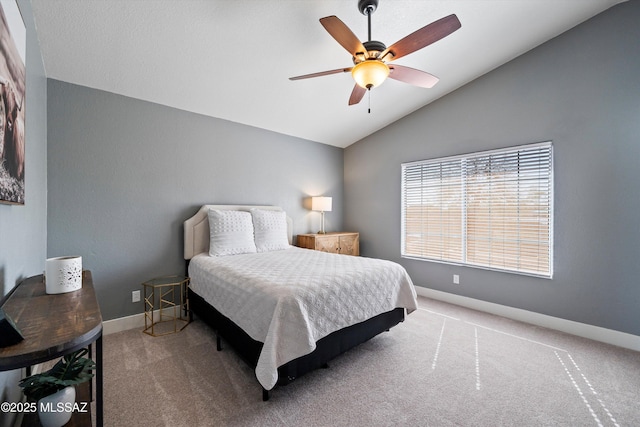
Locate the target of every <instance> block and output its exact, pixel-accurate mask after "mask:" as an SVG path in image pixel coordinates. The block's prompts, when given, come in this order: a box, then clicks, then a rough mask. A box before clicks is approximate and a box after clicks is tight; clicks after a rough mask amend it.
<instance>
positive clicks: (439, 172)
mask: <svg viewBox="0 0 640 427" xmlns="http://www.w3.org/2000/svg"><path fill="white" fill-rule="evenodd" d="M552 172H553V168H552V146H551V142H545V143H539V144H530V145H525V146H520V147H514V148H508V149H501V150H493V151H486V152H481V153H473V154H468V155H463V156H455V157H447V158H441V159H433V160H424V161H419V162H412V163H404V164H403V165H402V254H401V255H402V257H405V258H417V259H424V260H430V261H439V262H448V263H455V264H464V265H470V266H475V267H481V268H489V269H496V270H505V271H513V272H519V273H524V274H531V275H535V276H542V277H548V278H551V277H552V275H553V271H552V270H553V206H552V203H553V175H552Z"/></svg>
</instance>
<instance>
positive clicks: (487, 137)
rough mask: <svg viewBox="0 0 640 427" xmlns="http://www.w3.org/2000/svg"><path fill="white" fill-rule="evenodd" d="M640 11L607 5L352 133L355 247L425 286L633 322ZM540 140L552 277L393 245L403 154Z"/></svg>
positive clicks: (638, 245) (639, 289) (412, 156)
mask: <svg viewBox="0 0 640 427" xmlns="http://www.w3.org/2000/svg"><path fill="white" fill-rule="evenodd" d="M638 22H640V2H639V1H631V2H627V3H623V4H620V5H618V6H615V7H613V8H612V9H609V10H608V11H606V12H604V13H602V14H600V15H598V16H596V17H594V18H593V19H591V20H589V21H587V22H585V23H583V24H582V25H579V26H578V27H575V28H574V29H572V30H570V31H568V32H566V33H564V34H562V35H560V36H559V37H557V38H555V39H553V40H551V41H549V42H547V43H546V44H544V45H542V46H540V47H538V48H536V49H534V50H533V51H530V52H528V53H526V54H524V55H523V56H521V57H519V58H516V59H515V60H514V61H512V62H510V63H508V64H506V65H504V66H502V67H500V68H498V69H496V70H494V71H492V72H490V73H489V74H487V75H485V76H483V77H482V78H480V79H478V80H476V81H474V82H472V83H470V84H468V85H466V86H465V87H463V88H461V89H459V90H457V91H455V92H454V93H452V94H450V95H448V96H446V97H443V98H441V99H440V100H438V101H437V102H435V103H433V104H432V105H430V106H427V107H425V108H423V109H421V110H418V111H417V112H415V113H414V114H412V115H411V116H408V117H406V118H404V119H402V120H400V121H398V122H396V123H394V124H392V125H391V126H388V127H387V128H385V129H383V130H381V131H379V132H377V133H376V134H374V135H372V136H370V137H368V138H366V139H364V140H362V141H360V142H358V143H356V144H354V145H352V146H350V147H348V148H347V149H346V150H345V156H344V163H345V203H346V208H345V226H346V228H348V229H354V230H359V231H360V232H361V251H362V253H363V254H364V255H368V256H375V257H381V258H388V259H392V260H395V261H398V262H400V263H401V264H402V265H404V266H405V267H406V268H407V270H408V272H409V274H410V275H411V277H412V278H413V281H414V283H415V284H416V285H419V286H425V287H428V288H432V289H436V290H440V291H444V292H449V293H453V294H460V295H463V296H467V297H471V298H476V299H480V300H485V301H490V302H494V303H498V304H503V305H507V306H512V307H517V308H521V309H525V310H530V311H534V312H539V313H543V314H547V315H551V316H556V317H560V318H565V319H570V320H574V321H578V322H582V323H587V324H592V325H596V326H601V327H605V328H610V329H614V330H618V331H622V332H627V333H632V334H635V335H640V321H638V320H639V319H640V318H639V316H638V307H639V306H640V262H639V261H638V255H640V227H639V226H638V212H640V185H639V184H638V183H639V182H640V142H639V141H638V138H639V137H640V55H639V54H638V53H639V52H640V25H638ZM462 30H463V31H464V23H463V29H462ZM459 61H460V64H461V66H464V58H459ZM441 78H446V76H441ZM387 89H389V88H387ZM383 90H384V88H383ZM416 90H419V89H416ZM547 140H552V141H553V144H554V156H555V169H554V172H555V200H554V203H555V209H554V216H555V235H554V238H555V245H554V250H555V260H554V271H555V275H554V278H553V280H545V279H537V278H531V277H526V276H520V275H516V274H509V273H499V272H492V271H485V270H480V269H473V268H466V267H456V266H452V265H445V264H437V263H430V262H423V261H415V260H407V259H401V258H400V164H401V163H402V162H407V161H413V160H421V159H429V158H436V157H440V156H449V155H455V154H462V153H468V152H475V151H482V150H488V149H494V148H499V147H508V146H514V145H520V144H525V143H531V142H539V141H547ZM454 273H455V274H459V275H460V281H461V284H460V285H453V284H452V275H453V274H454Z"/></svg>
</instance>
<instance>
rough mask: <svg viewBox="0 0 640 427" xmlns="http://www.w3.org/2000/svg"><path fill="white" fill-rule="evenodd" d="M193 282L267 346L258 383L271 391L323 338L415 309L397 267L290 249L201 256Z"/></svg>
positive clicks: (195, 260)
mask: <svg viewBox="0 0 640 427" xmlns="http://www.w3.org/2000/svg"><path fill="white" fill-rule="evenodd" d="M189 276H190V277H191V284H190V287H191V289H192V290H193V291H194V292H196V293H197V294H198V295H200V296H202V297H203V298H204V299H205V300H206V301H207V302H208V303H209V304H211V305H212V306H213V307H215V308H216V309H217V310H218V311H219V312H220V313H222V314H223V315H225V316H226V317H228V318H229V319H231V320H232V321H233V322H235V323H236V324H237V325H238V326H240V327H241V328H242V329H243V330H244V331H245V332H246V333H247V334H248V335H249V336H250V337H251V338H253V339H254V340H257V341H260V342H262V343H264V346H263V349H262V353H261V354H260V358H259V360H258V364H257V366H256V377H257V378H258V381H259V382H260V384H262V386H263V387H264V388H265V389H267V390H270V389H272V388H273V386H274V385H275V384H276V382H277V380H278V371H277V368H278V366H281V365H283V364H285V363H287V362H289V361H290V360H293V359H296V358H298V357H300V356H303V355H305V354H308V353H311V352H312V351H313V350H314V349H315V348H316V341H318V340H319V339H321V338H323V337H325V336H327V335H329V334H330V333H332V332H334V331H337V330H338V329H342V328H344V327H346V326H350V325H353V324H356V323H359V322H362V321H364V320H367V319H369V318H371V317H373V316H376V315H378V314H380V313H383V312H387V311H390V310H393V309H394V308H396V307H404V308H406V309H407V312H409V313H410V312H412V311H413V310H415V309H417V306H418V305H417V301H416V291H415V289H414V287H413V283H412V282H411V279H410V278H409V275H408V274H407V272H406V271H405V269H404V268H403V267H402V266H400V265H399V264H397V263H394V262H391V261H385V260H380V259H373V258H365V257H357V256H349V255H336V254H329V253H325V252H320V251H313V250H309V249H301V248H297V247H293V246H292V247H290V248H289V249H286V250H282V251H273V252H264V253H254V254H242V255H233V256H225V257H210V256H208V255H207V254H200V255H197V256H195V257H194V258H193V259H192V260H191V263H190V264H189ZM213 283H215V285H214V284H213Z"/></svg>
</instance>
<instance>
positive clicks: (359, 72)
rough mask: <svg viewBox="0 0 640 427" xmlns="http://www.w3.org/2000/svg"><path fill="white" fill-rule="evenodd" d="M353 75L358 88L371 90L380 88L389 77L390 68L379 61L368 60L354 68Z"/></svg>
mask: <svg viewBox="0 0 640 427" xmlns="http://www.w3.org/2000/svg"><path fill="white" fill-rule="evenodd" d="M351 75H352V76H353V79H354V80H355V81H356V83H357V84H358V86H360V87H362V88H365V89H371V88H373V87H377V86H380V85H381V84H382V83H383V82H384V81H385V80H386V78H387V77H388V76H389V67H388V66H387V64H385V63H384V62H382V61H379V60H377V59H367V60H366V61H362V62H360V63H358V64H356V65H355V67H353V69H352V70H351Z"/></svg>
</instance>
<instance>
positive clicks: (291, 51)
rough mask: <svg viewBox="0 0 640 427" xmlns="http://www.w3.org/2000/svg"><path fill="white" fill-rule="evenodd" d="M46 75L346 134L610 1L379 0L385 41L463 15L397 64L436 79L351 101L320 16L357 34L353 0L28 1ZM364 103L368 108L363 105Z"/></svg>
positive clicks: (348, 80)
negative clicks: (454, 27) (451, 29)
mask: <svg viewBox="0 0 640 427" xmlns="http://www.w3.org/2000/svg"><path fill="white" fill-rule="evenodd" d="M31 1H32V5H33V10H34V15H35V20H36V27H37V32H38V37H39V40H40V45H41V48H42V55H43V60H44V65H45V70H46V74H47V77H49V78H53V79H58V80H62V81H66V82H70V83H75V84H79V85H84V86H88V87H92V88H96V89H101V90H105V91H109V92H113V93H117V94H121V95H126V96H130V97H134V98H138V99H142V100H146V101H151V102H155V103H159V104H163V105H167V106H171V107H175V108H179V109H183V110H187V111H191V112H195V113H199V114H204V115H207V116H212V117H218V118H221V119H226V120H231V121H234V122H238V123H243V124H246V125H251V126H256V127H259V128H264V129H268V130H272V131H275V132H280V133H283V134H287V135H293V136H296V137H300V138H304V139H308V140H311V141H316V142H320V143H324V144H329V145H334V146H338V147H346V146H348V145H350V144H352V143H354V142H356V141H358V140H360V139H362V138H364V137H365V136H367V135H369V134H371V133H373V132H375V131H376V130H378V129H380V128H382V127H384V126H386V125H388V124H390V123H392V122H394V121H396V120H398V119H400V118H401V117H403V116H405V115H407V114H409V113H411V112H413V111H415V110H417V109H419V108H421V107H423V106H425V105H427V104H429V103H430V102H432V101H434V100H436V99H438V98H440V97H442V96H443V95H445V94H447V93H449V92H451V91H453V90H455V89H457V88H459V87H460V86H462V85H464V84H466V83H468V82H469V81H471V80H473V79H475V78H477V77H479V76H481V75H483V74H485V73H487V72H488V71H490V70H492V69H494V68H496V67H498V66H500V65H501V64H504V63H505V62H507V61H509V60H511V59H513V58H515V57H516V56H518V55H520V54H522V53H524V52H526V51H528V50H530V49H532V48H534V47H535V46H537V45H539V44H541V43H543V42H545V41H547V40H549V39H551V38H553V37H555V36H557V35H559V34H560V33H562V32H564V31H566V30H568V29H569V28H571V27H573V26H575V25H577V24H579V23H580V22H583V21H585V20H586V19H588V18H590V17H592V16H594V15H596V14H598V13H600V12H602V11H603V10H605V9H608V8H609V7H611V6H613V5H614V4H616V3H620V2H621V1H622V0H431V1H425V0H413V1H403V0H380V5H379V7H378V10H377V11H376V12H375V13H374V14H373V16H372V27H373V28H372V38H373V39H374V40H379V41H382V42H384V43H385V44H386V45H387V46H390V45H391V44H393V43H395V42H396V41H398V40H399V39H401V38H403V37H404V36H406V35H408V34H409V33H412V32H413V31H415V30H417V29H419V28H421V27H423V26H425V25H427V24H429V23H431V22H433V21H435V20H437V19H439V18H442V17H444V16H446V15H449V14H452V13H455V14H456V15H457V16H458V19H459V20H460V22H461V23H462V28H461V29H460V30H458V31H456V32H455V33H453V34H451V35H450V36H448V37H446V38H444V39H442V40H440V41H438V42H436V43H435V44H433V45H431V46H428V47H426V48H424V49H422V50H419V51H417V52H414V53H412V54H411V55H408V56H405V57H403V58H400V59H398V61H397V63H398V64H400V65H406V66H410V67H413V68H418V69H421V70H424V71H428V72H429V73H432V74H434V75H436V76H438V77H439V78H440V82H439V83H438V84H437V85H436V86H435V87H434V88H432V89H422V88H417V87H413V86H410V85H407V84H404V83H401V82H398V81H395V80H390V79H388V80H387V81H386V82H385V83H384V84H383V85H381V86H380V87H378V88H374V89H373V90H372V91H371V94H370V95H371V97H370V99H369V98H368V96H365V98H364V99H363V100H362V102H361V103H360V104H358V105H356V106H351V107H349V106H348V105H347V101H348V99H349V95H350V93H351V90H352V88H353V84H354V83H353V80H352V77H351V75H350V74H348V73H344V74H336V75H331V76H325V77H319V78H315V79H308V80H300V81H290V80H288V77H291V76H296V75H301V74H308V73H312V72H318V71H325V70H331V69H336V68H342V67H349V66H351V65H352V62H351V56H350V55H349V54H348V53H347V52H346V51H345V50H344V49H343V48H342V47H341V46H340V45H339V44H338V43H337V42H336V41H335V40H334V39H333V38H332V37H331V36H330V35H329V34H328V33H327V32H326V31H325V29H324V28H323V27H322V26H321V25H320V23H319V21H318V20H319V18H322V17H324V16H329V15H336V16H337V17H338V18H340V19H341V20H342V21H343V22H344V23H345V24H346V25H347V26H348V27H349V28H351V30H352V31H353V32H354V33H355V34H356V36H358V37H359V38H360V39H361V40H362V41H366V39H367V19H366V17H365V16H363V15H362V14H360V12H359V11H358V9H357V1H356V0H348V1H347V0H321V1H320V0H318V1H302V0H83V1H77V0H56V1H51V0H31ZM369 101H370V105H371V113H370V114H368V113H367V108H368V107H369Z"/></svg>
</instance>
